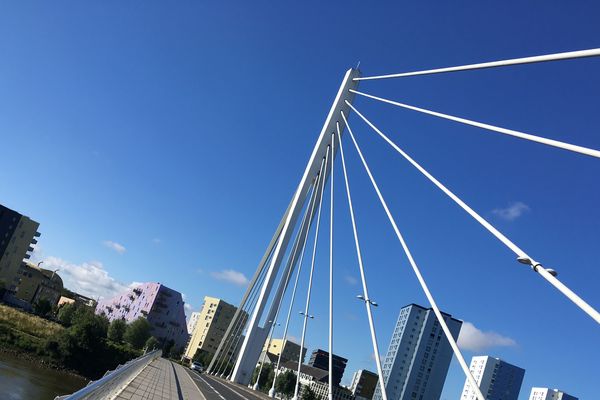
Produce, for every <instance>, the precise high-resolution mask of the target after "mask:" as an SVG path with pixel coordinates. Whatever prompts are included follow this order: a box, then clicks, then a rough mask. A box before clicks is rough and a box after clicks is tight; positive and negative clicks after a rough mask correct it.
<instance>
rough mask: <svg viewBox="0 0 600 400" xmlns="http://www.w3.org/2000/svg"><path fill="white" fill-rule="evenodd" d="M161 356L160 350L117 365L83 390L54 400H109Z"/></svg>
mask: <svg viewBox="0 0 600 400" xmlns="http://www.w3.org/2000/svg"><path fill="white" fill-rule="evenodd" d="M161 355H162V350H155V351H152V352H149V353H147V354H145V355H143V356H141V357H138V358H135V359H133V360H130V361H128V362H127V363H125V364H123V365H119V366H118V367H117V368H116V369H114V370H112V371H107V372H106V373H105V374H104V376H103V377H102V378H100V379H98V380H97V381H91V382H90V383H88V385H87V386H86V387H84V388H83V389H81V390H79V391H77V392H75V393H73V394H68V395H65V396H57V397H55V398H54V400H86V399H94V400H110V399H113V398H114V397H115V396H116V395H117V394H119V393H120V392H121V391H122V390H123V388H125V387H126V386H127V385H128V384H129V383H130V382H131V381H132V380H133V379H135V377H136V376H138V374H139V373H140V372H141V371H142V369H144V368H145V367H146V366H147V365H148V364H150V363H151V362H152V361H154V360H155V359H157V358H158V357H160V356H161Z"/></svg>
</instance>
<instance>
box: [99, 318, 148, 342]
mask: <svg viewBox="0 0 600 400" xmlns="http://www.w3.org/2000/svg"><path fill="white" fill-rule="evenodd" d="M126 330H127V323H126V322H125V321H123V320H122V319H115V320H114V321H112V322H111V323H110V325H108V333H107V336H108V340H110V341H113V342H115V343H121V342H123V337H124V336H125V331H126ZM154 340H156V339H154ZM157 342H158V341H157Z"/></svg>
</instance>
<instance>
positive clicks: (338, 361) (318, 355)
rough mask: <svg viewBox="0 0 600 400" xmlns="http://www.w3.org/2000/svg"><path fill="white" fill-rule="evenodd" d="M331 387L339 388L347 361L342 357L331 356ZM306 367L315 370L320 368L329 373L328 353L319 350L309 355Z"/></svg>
mask: <svg viewBox="0 0 600 400" xmlns="http://www.w3.org/2000/svg"><path fill="white" fill-rule="evenodd" d="M332 359H333V379H332V381H333V385H334V386H339V385H340V382H341V381H342V377H343V376H344V371H345V370H346V363H348V360H347V359H346V358H344V357H340V356H337V355H335V354H333V356H332ZM308 365H310V366H311V367H315V368H320V369H323V370H326V371H329V352H328V351H325V350H321V349H316V350H315V351H313V352H312V354H311V355H310V360H308Z"/></svg>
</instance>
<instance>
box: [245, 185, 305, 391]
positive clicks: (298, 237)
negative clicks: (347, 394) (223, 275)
mask: <svg viewBox="0 0 600 400" xmlns="http://www.w3.org/2000/svg"><path fill="white" fill-rule="evenodd" d="M314 195H315V190H313V192H312V194H311V195H310V196H309V199H310V200H309V207H307V208H306V210H305V212H304V215H303V217H302V221H301V222H300V228H299V230H298V233H297V235H296V239H295V240H294V245H293V247H292V252H291V253H290V254H289V256H288V260H287V264H288V265H289V267H288V272H287V275H286V277H285V280H284V281H283V284H284V287H285V289H284V292H285V290H286V289H287V286H288V284H289V282H290V277H291V275H292V270H293V264H294V263H295V259H296V251H297V250H298V245H299V243H300V241H301V240H302V236H303V235H302V233H303V230H304V226H305V223H306V217H307V215H308V213H309V210H310V204H311V203H312V202H313V197H314ZM290 264H291V265H290ZM282 279H283V277H282ZM283 298H284V296H281V298H280V299H279V303H278V304H277V311H276V312H275V318H274V320H273V321H270V322H271V323H272V324H271V329H270V333H269V337H268V338H267V349H266V351H265V352H264V354H263V356H262V360H261V362H260V369H259V371H258V378H257V379H256V382H255V384H254V386H253V389H254V390H256V389H258V382H259V380H260V376H261V374H262V370H263V366H264V364H265V359H266V357H267V353H268V352H269V347H270V345H271V339H272V338H273V333H274V332H275V327H276V326H277V325H279V324H278V323H277V321H279V311H280V310H281V305H282V304H283ZM280 355H281V352H280Z"/></svg>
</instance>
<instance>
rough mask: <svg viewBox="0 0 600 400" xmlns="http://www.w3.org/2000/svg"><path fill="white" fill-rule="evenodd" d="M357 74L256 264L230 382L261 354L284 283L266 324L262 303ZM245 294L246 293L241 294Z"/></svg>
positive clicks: (247, 374) (350, 76)
mask: <svg viewBox="0 0 600 400" xmlns="http://www.w3.org/2000/svg"><path fill="white" fill-rule="evenodd" d="M357 77H359V72H358V70H357V69H350V70H348V71H347V72H346V75H345V76H344V80H343V82H342V84H341V86H340V88H339V90H338V93H337V96H336V98H335V100H334V102H333V105H332V107H331V110H330V111H329V114H328V115H327V119H326V120H325V124H324V125H323V129H322V130H321V133H320V135H319V138H318V140H317V143H316V145H315V147H314V149H313V152H312V154H311V157H310V160H309V162H308V165H307V166H306V169H305V171H304V174H303V175H302V179H301V181H300V184H299V185H298V188H297V189H296V192H295V193H294V197H293V198H292V201H291V202H290V205H289V207H288V211H287V212H286V214H285V215H284V217H283V220H282V221H281V223H280V228H279V229H278V231H279V232H276V233H275V235H274V237H273V240H272V241H271V243H270V244H269V248H268V249H267V251H266V253H267V254H271V253H272V255H271V257H270V260H269V263H268V264H267V263H266V261H267V260H266V259H265V258H263V260H262V261H261V264H259V266H258V268H257V273H258V271H262V270H263V269H264V268H266V272H265V276H264V279H263V282H262V286H261V287H260V291H259V294H258V299H257V301H256V306H255V307H254V310H253V311H252V314H251V315H250V319H249V322H248V326H247V327H246V335H245V337H244V341H243V343H242V346H241V348H240V350H239V356H238V358H237V361H236V363H235V367H234V368H233V372H232V375H231V380H232V381H233V382H237V383H241V384H244V385H247V384H248V383H249V382H250V379H251V377H252V372H253V371H254V368H255V367H256V363H257V361H258V358H259V357H260V353H261V350H262V348H263V345H264V343H265V340H266V339H267V336H268V333H269V330H270V328H271V324H273V321H274V319H275V314H276V313H277V308H278V305H279V304H280V302H281V298H282V296H283V294H284V289H285V286H286V282H284V281H281V282H280V283H279V287H277V289H276V291H275V295H274V297H273V300H272V303H271V307H270V309H269V312H268V314H267V317H266V318H265V321H266V322H265V326H263V327H260V326H259V322H260V320H261V319H262V316H263V312H264V309H265V306H266V304H267V301H268V300H269V298H270V294H271V291H272V290H273V285H274V283H275V280H276V277H277V275H278V273H279V270H280V268H281V264H282V260H283V257H284V255H285V253H286V250H287V246H288V244H289V241H290V238H291V237H292V234H293V232H294V229H295V226H296V222H297V220H298V216H299V215H300V213H301V211H302V209H303V208H304V206H305V203H306V199H307V197H308V196H307V195H308V193H309V191H310V188H311V186H312V185H313V183H314V181H315V177H316V176H317V175H318V173H319V169H320V167H321V164H322V161H323V159H324V158H325V155H326V153H327V151H328V148H329V147H330V146H331V141H332V138H333V136H332V133H334V132H335V131H336V123H338V122H340V119H341V117H340V115H341V112H344V113H345V114H347V113H348V112H349V109H350V108H349V107H348V105H347V104H346V101H348V102H352V100H353V98H354V93H352V92H350V90H351V89H355V88H356V87H357V85H358V81H355V80H354V78H357ZM332 157H335V154H333V155H332ZM329 174H330V170H329V169H325V173H324V178H325V179H327V177H328V176H329ZM317 195H318V196H319V197H320V196H321V193H317ZM308 228H309V227H308ZM294 261H295V260H294ZM294 264H295V262H291V263H288V264H287V265H286V270H284V271H283V274H284V275H287V272H288V271H287V269H288V268H292V269H293V268H294ZM252 289H253V288H252V287H250V286H249V287H248V289H247V292H246V294H249V292H250V291H251V290H252ZM244 297H247V296H246V295H244ZM240 308H241V307H240ZM269 321H271V322H269Z"/></svg>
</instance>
